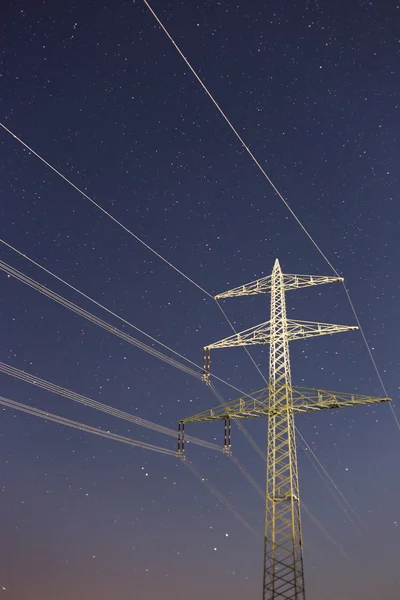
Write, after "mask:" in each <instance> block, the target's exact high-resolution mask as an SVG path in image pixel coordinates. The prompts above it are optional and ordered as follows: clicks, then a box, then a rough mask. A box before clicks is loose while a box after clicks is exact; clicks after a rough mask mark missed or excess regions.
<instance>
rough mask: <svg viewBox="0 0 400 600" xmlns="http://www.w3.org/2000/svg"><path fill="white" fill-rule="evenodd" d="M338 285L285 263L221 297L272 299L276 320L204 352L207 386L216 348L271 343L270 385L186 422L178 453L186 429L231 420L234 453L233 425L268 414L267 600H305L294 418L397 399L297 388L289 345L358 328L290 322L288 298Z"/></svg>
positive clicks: (227, 438) (227, 431)
mask: <svg viewBox="0 0 400 600" xmlns="http://www.w3.org/2000/svg"><path fill="white" fill-rule="evenodd" d="M336 281H342V279H341V278H339V277H319V276H311V275H291V274H284V273H282V270H281V267H280V265H279V261H278V260H276V261H275V265H274V268H273V271H272V274H271V275H270V276H269V277H264V278H263V279H259V280H257V281H253V282H251V283H248V284H246V285H243V286H240V287H237V288H234V289H232V290H229V291H227V292H224V293H223V294H219V295H218V296H216V299H222V298H230V297H235V296H247V295H254V294H260V293H270V294H271V314H270V320H269V321H268V322H267V323H262V324H261V325H257V326H256V327H252V328H250V329H247V330H245V331H243V332H241V333H238V334H235V335H233V336H230V337H228V338H225V339H224V340H221V341H219V342H215V343H213V344H210V345H209V346H207V347H206V348H205V349H204V378H205V381H206V382H209V377H210V372H209V370H210V351H211V349H217V348H228V347H233V346H246V345H251V344H267V343H268V344H269V345H270V355H269V385H268V387H267V388H265V389H262V390H259V391H258V392H255V393H253V394H249V395H246V396H243V397H242V398H238V399H237V400H234V401H233V402H229V403H226V404H225V405H224V406H220V407H217V408H215V409H211V410H208V411H205V412H203V413H199V414H197V415H194V416H192V417H189V418H187V419H183V420H182V421H180V422H179V431H178V453H179V454H181V455H182V452H183V450H184V425H185V423H188V422H194V421H211V420H217V419H223V420H224V421H225V426H224V445H225V449H226V450H227V451H228V452H230V431H231V429H230V422H231V419H238V418H248V417H261V416H268V443H267V459H266V467H267V469H266V498H265V531H264V576H263V600H304V599H305V589H304V570H303V552H302V537H301V520H300V499H299V480H298V467H297V456H296V435H295V424H294V415H295V413H300V412H310V411H317V410H325V409H330V408H341V407H345V406H355V405H360V404H370V403H374V402H386V401H389V400H390V398H374V397H371V396H362V395H355V394H347V393H341V392H329V391H326V390H317V389H309V388H302V387H294V386H292V382H291V374H290V356H289V342H290V341H293V340H296V339H305V338H308V337H311V336H317V335H325V334H331V333H340V332H342V331H350V330H354V329H357V327H351V326H350V327H348V326H345V325H331V324H328V323H312V322H308V321H294V320H292V319H287V317H286V300H285V293H286V291H289V290H293V289H299V288H303V287H307V286H314V285H320V284H325V283H333V282H336Z"/></svg>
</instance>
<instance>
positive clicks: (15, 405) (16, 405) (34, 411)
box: [0, 396, 258, 537]
mask: <svg viewBox="0 0 400 600" xmlns="http://www.w3.org/2000/svg"><path fill="white" fill-rule="evenodd" d="M0 405H2V406H5V407H6V408H11V409H12V410H18V411H20V412H23V413H26V414H29V415H32V416H34V417H39V418H41V419H44V420H45V421H52V422H53V423H58V424H59V425H65V426H66V427H71V428H72V429H77V430H78V431H84V432H86V433H91V434H93V435H97V436H100V437H103V438H107V439H110V440H113V441H116V442H121V443H123V444H127V445H128V446H137V447H139V448H142V449H144V450H151V451H153V452H158V453H160V454H165V455H167V456H173V457H175V458H176V452H174V451H173V450H169V449H168V448H162V447H161V446H155V445H154V444H149V443H147V442H142V441H140V440H134V439H132V438H130V437H125V436H122V435H119V434H116V433H111V432H110V431H105V430H104V429H100V428H97V427H91V426H90V425H86V424H84V423H79V422H78V421H72V420H71V419H66V418H65V417H60V416H59V415H55V414H53V413H49V412H46V411H44V410H40V409H38V408H34V407H32V406H28V405H27V404H22V403H21V402H16V401H15V400H10V399H9V398H5V397H4V396H0ZM180 460H181V459H180ZM182 462H183V463H184V464H185V465H186V466H187V467H188V468H189V469H190V470H191V471H192V473H194V475H196V477H197V478H198V479H199V480H200V481H201V483H203V484H204V486H205V487H206V488H207V489H208V490H209V491H210V492H211V493H212V494H213V496H215V497H216V498H217V499H218V501H219V502H221V504H222V505H223V506H225V508H227V509H228V510H229V511H230V512H231V513H232V514H233V515H234V517H235V518H236V519H237V520H238V521H240V522H241V523H242V525H244V526H245V527H246V529H248V530H249V531H250V532H251V533H252V534H253V535H255V536H257V537H258V534H257V532H256V531H255V530H254V529H253V528H252V527H251V525H249V524H248V523H247V521H246V520H245V519H244V518H243V517H242V516H241V514H240V513H239V512H238V511H237V510H236V509H235V508H234V507H233V506H232V504H231V503H230V502H229V500H227V499H226V498H225V496H224V495H223V494H221V492H219V491H218V490H217V488H216V487H215V486H214V485H213V484H211V483H210V482H209V481H208V480H207V479H206V478H205V477H202V475H201V474H200V472H199V470H198V469H197V468H196V467H195V466H194V464H193V462H192V461H188V460H186V459H184V460H182Z"/></svg>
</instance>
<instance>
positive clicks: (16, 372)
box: [0, 362, 223, 452]
mask: <svg viewBox="0 0 400 600" xmlns="http://www.w3.org/2000/svg"><path fill="white" fill-rule="evenodd" d="M0 372H2V373H5V374H6V375H9V376H11V377H15V378H16V379H20V380H21V381H25V382H26V383H30V384H31V385H35V386H36V387H40V388H41V389H44V390H47V391H48V392H52V393H54V394H58V395H59V396H63V397H64V398H68V399H69V400H73V401H74V402H78V403H79V404H83V405H84V406H88V407H89V408H94V409H96V410H99V411H101V412H104V413H106V414H109V415H111V416H113V417H117V418H119V419H123V420H125V421H128V422H130V423H134V424H135V425H139V426H141V427H146V428H148V429H152V430H153V431H156V432H157V433H162V434H164V435H168V436H171V437H174V438H176V437H177V433H176V431H174V430H173V429H170V428H169V427H164V426H163V425H159V424H157V423H152V422H151V421H147V420H146V419H142V418H141V417H137V416H135V415H131V414H130V413H127V412H125V411H122V410H119V409H117V408H113V407H112V406H108V405H107V404H103V403H102V402H97V401H96V400H93V399H92V398H88V397H87V396H83V395H82V394H78V393H76V392H73V391H71V390H68V389H66V388H63V387H61V386H59V385H56V384H54V383H51V382H50V381H46V380H45V379H41V378H40V377H36V376H34V375H31V374H30V373H27V372H26V371H21V370H20V369H17V368H15V367H12V366H11V365H7V364H6V363H3V362H0ZM185 440H186V441H188V442H192V443H193V444H196V445H198V446H203V447H204V448H208V449H210V450H216V451H218V452H223V448H222V447H221V446H218V445H217V444H213V443H212V442H207V441H206V440H201V439H199V438H197V437H194V436H189V435H186V436H185Z"/></svg>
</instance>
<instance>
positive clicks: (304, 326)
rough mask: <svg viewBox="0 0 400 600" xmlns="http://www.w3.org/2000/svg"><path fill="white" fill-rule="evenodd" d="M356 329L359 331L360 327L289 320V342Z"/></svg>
mask: <svg viewBox="0 0 400 600" xmlns="http://www.w3.org/2000/svg"><path fill="white" fill-rule="evenodd" d="M355 329H358V327H356V326H354V325H335V324H332V323H318V322H314V321H297V320H294V319H287V336H288V341H293V340H304V339H306V338H310V337H314V336H317V335H329V334H331V333H342V332H343V331H354V330H355Z"/></svg>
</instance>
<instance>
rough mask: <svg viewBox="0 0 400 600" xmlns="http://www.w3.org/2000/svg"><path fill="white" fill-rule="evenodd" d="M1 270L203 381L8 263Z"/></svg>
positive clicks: (165, 356) (2, 264)
mask: <svg viewBox="0 0 400 600" xmlns="http://www.w3.org/2000/svg"><path fill="white" fill-rule="evenodd" d="M0 270H2V271H4V272H5V273H7V274H8V275H10V276H12V277H14V278H15V279H18V280H19V281H21V282H22V283H25V284H26V285H28V286H29V287H31V288H33V289H35V290H37V291H39V292H40V293H41V294H43V295H44V296H47V297H48V298H50V299H51V300H54V301H55V302H57V303H58V304H61V305H62V306H65V307H66V308H68V309H69V310H71V311H72V312H75V313H77V314H78V315H80V316H81V317H83V318H85V319H87V320H88V321H90V322H91V323H94V324H95V325H98V326H99V327H102V328H103V329H106V330H107V331H109V332H110V333H113V334H114V335H116V336H117V337H119V338H121V339H123V340H124V341H125V342H129V343H130V344H132V345H133V346H136V347H137V348H140V350H144V351H145V352H147V353H149V354H152V355H153V356H155V357H156V358H159V359H160V360H162V361H164V362H167V363H169V364H171V365H172V366H174V367H176V368H177V369H180V370H181V371H183V372H185V373H187V374H188V375H191V376H192V377H196V378H197V379H200V380H201V379H202V375H201V373H199V372H197V371H194V370H193V369H191V368H189V367H187V366H186V365H183V364H182V363H180V362H178V361H176V360H175V359H173V358H171V357H169V356H167V355H166V354H163V353H162V352H159V351H158V350H155V349H154V348H152V347H151V346H149V345H148V344H144V343H143V342H141V341H139V340H137V339H136V338H134V337H132V336H131V335H129V334H127V333H125V332H124V331H121V330H120V329H117V328H116V327H113V326H112V325H110V324H109V323H107V322H106V321H103V319H99V318H98V317H96V316H95V315H93V314H92V313H89V312H88V311H87V310H84V309H83V308H81V307H80V306H78V305H77V304H74V303H73V302H70V301H69V300H67V299H66V298H63V297H62V296H60V295H59V294H56V293H55V292H53V291H52V290H50V289H49V288H47V287H46V286H44V285H42V284H40V283H38V282H37V281H35V280H34V279H31V278H30V277H28V276H27V275H24V274H23V273H21V271H18V270H17V269H14V268H13V267H11V266H10V265H8V264H7V263H5V262H4V261H2V260H0Z"/></svg>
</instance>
